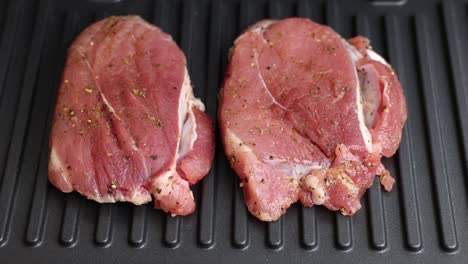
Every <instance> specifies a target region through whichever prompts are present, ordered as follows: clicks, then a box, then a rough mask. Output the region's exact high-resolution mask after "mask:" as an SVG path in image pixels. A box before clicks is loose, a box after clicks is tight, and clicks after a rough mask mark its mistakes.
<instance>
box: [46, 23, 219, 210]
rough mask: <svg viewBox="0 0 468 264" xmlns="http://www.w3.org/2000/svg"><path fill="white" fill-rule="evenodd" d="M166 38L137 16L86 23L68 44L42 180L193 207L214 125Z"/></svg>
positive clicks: (106, 195) (103, 197)
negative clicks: (194, 189)
mask: <svg viewBox="0 0 468 264" xmlns="http://www.w3.org/2000/svg"><path fill="white" fill-rule="evenodd" d="M203 111H204V105H203V104H202V102H200V100H198V99H196V98H195V97H194V96H193V93H192V87H191V85H190V79H189V76H188V74H187V69H186V60H185V56H184V54H183V53H182V51H181V50H180V49H179V48H178V47H177V45H176V44H175V43H174V41H173V40H172V38H171V37H170V36H169V35H167V34H165V33H163V32H162V31H161V30H160V29H158V28H157V27H155V26H153V25H150V24H148V23H147V22H145V21H144V20H143V19H141V18H140V17H137V16H122V17H110V18H106V19H104V20H101V21H99V22H96V23H94V24H92V25H91V26H89V27H88V28H87V29H85V30H84V31H83V32H82V33H81V34H80V35H79V36H78V38H77V39H76V40H75V41H74V43H73V44H72V46H71V47H70V49H69V51H68V59H67V62H66V65H65V68H64V72H63V80H62V83H61V87H60V91H59V95H58V99H57V103H56V108H55V113H54V119H53V125H52V129H51V135H50V142H49V143H50V160H49V180H50V182H51V183H52V184H54V185H55V186H56V187H57V188H58V189H60V190H61V191H63V192H71V191H77V192H79V193H81V194H82V195H84V196H86V197H88V198H89V199H93V200H95V201H97V202H100V203H113V202H117V201H127V202H132V203H134V204H136V205H140V204H144V203H147V202H149V201H151V200H152V196H153V197H154V201H155V205H156V207H159V208H161V209H163V210H164V211H166V212H169V213H171V214H172V215H186V214H189V213H191V212H193V211H194V209H195V201H194V197H193V194H192V191H191V190H190V185H192V184H195V183H197V182H198V181H199V180H201V179H202V178H203V177H204V176H205V175H206V174H207V173H208V171H209V169H210V166H211V161H212V159H213V155H214V132H213V125H212V122H211V120H210V118H209V117H208V116H207V115H206V114H205V113H204V112H203Z"/></svg>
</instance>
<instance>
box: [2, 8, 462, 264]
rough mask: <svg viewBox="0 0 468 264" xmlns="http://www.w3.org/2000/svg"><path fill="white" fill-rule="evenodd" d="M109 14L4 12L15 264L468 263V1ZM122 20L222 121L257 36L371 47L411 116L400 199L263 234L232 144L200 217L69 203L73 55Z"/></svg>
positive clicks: (206, 189)
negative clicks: (223, 98) (356, 40)
mask: <svg viewBox="0 0 468 264" xmlns="http://www.w3.org/2000/svg"><path fill="white" fill-rule="evenodd" d="M106 2H112V1H105V0H100V1H95V2H93V1H61V0H35V1H27V0H9V1H0V37H1V39H0V263H30V262H32V263H70V264H71V263H163V262H173V263H218V262H222V263H260V262H269V263H287V262H292V263H300V262H301V263H316V262H320V263H409V262H413V263H441V262H445V263H467V262H468V249H467V246H468V220H467V219H468V206H467V198H468V196H467V195H468V192H467V187H468V180H467V176H466V173H467V155H466V154H467V153H466V151H467V150H468V117H467V115H468V87H467V85H468V83H467V82H468V80H467V78H468V70H467V68H466V67H467V66H468V65H467V64H468V62H467V59H468V52H467V49H466V47H467V46H468V27H467V25H468V13H467V12H468V5H467V4H468V1H466V0H461V1H455V0H454V1H443V0H420V1H418V0H408V1H407V3H401V1H400V5H399V4H398V3H399V2H398V1H388V2H387V4H384V3H382V2H381V1H370V0H358V1H350V0H341V1H339V0H330V1H325V0H318V1H313V0H309V1H308V0H290V1H234V0H232V1H230V0H224V1H216V0H212V1H208V0H199V1H169V0H158V1H148V0H146V1H145V0H138V1H131V0H124V1H121V2H117V3H106ZM392 2H393V4H392ZM395 2H396V4H394V3H395ZM111 14H139V15H141V16H143V17H144V18H145V19H147V20H148V21H150V22H152V23H154V24H156V25H158V26H160V27H162V29H163V30H164V31H166V32H168V33H170V34H171V35H172V36H173V38H174V39H175V40H176V41H177V43H178V44H179V45H180V47H181V48H182V49H183V51H184V52H185V54H186V56H187V60H188V68H189V72H190V76H191V78H192V81H193V83H194V86H195V87H194V89H195V94H196V96H198V97H200V98H201V99H202V100H203V101H204V102H205V104H206V108H207V112H208V114H209V115H211V116H212V117H213V118H215V117H216V111H217V92H218V89H219V86H220V83H221V81H222V79H223V74H224V69H225V66H226V64H227V54H228V50H229V47H230V46H231V44H232V42H233V40H234V38H235V37H236V36H237V35H238V34H239V33H240V32H241V31H242V30H243V29H245V28H246V26H248V25H249V24H251V23H253V22H256V21H257V20H259V19H262V18H283V17H290V16H301V17H309V18H311V19H313V20H314V21H317V22H320V23H326V24H329V25H331V26H332V27H334V28H335V29H336V30H337V31H338V32H339V33H341V34H343V36H345V37H350V36H353V35H355V34H363V35H365V36H368V37H370V38H371V40H372V46H373V47H374V49H375V50H376V51H378V52H379V53H381V54H382V55H383V56H384V57H385V58H387V59H388V60H389V62H390V63H391V64H392V65H393V67H394V68H395V70H396V72H397V74H398V76H399V78H400V79H401V82H402V86H403V88H404V90H405V94H406V98H407V102H408V114H409V118H408V122H407V125H406V127H405V130H404V136H403V140H402V143H401V147H400V150H399V152H398V153H397V155H396V156H395V157H394V158H392V159H386V160H384V163H385V165H386V166H387V168H389V169H390V171H391V172H392V174H393V175H394V176H395V177H396V180H397V183H396V185H395V187H394V190H393V191H392V192H391V193H385V192H383V191H382V190H381V188H380V186H378V182H377V181H376V182H375V183H374V186H373V187H372V188H371V189H370V190H369V191H368V193H367V194H366V195H365V197H364V199H363V200H362V204H363V208H362V210H361V211H359V212H358V213H357V214H356V215H355V216H354V217H352V218H351V217H343V216H341V215H339V214H337V213H334V212H329V211H327V210H325V209H324V208H323V207H317V208H303V207H302V206H300V205H298V204H296V205H294V206H292V207H291V208H290V209H289V210H288V211H287V214H286V215H285V216H283V217H282V218H281V219H280V220H279V221H278V222H275V223H263V222H260V221H258V220H256V219H254V218H253V217H251V216H250V215H249V214H248V213H247V211H246V209H245V207H244V204H243V201H242V193H241V191H240V188H238V187H237V186H238V181H237V177H236V176H235V174H234V173H233V171H232V170H231V169H229V165H228V162H227V160H226V159H225V157H224V153H223V150H222V147H221V146H220V145H219V140H218V146H217V154H216V158H215V161H214V163H213V168H212V170H211V172H210V174H209V175H208V176H207V177H206V178H205V179H204V180H203V181H202V182H201V183H200V184H198V185H197V186H195V187H194V188H193V190H194V192H195V197H196V199H197V206H198V208H197V211H196V213H194V214H192V215H190V216H187V217H175V218H171V217H169V216H167V215H166V214H164V213H163V212H162V211H159V210H155V209H153V208H152V204H149V205H147V206H140V207H135V206H132V205H130V204H123V203H120V204H102V205H101V204H98V203H95V202H92V201H88V200H86V199H85V198H83V197H80V196H79V195H78V194H76V193H73V194H63V193H61V192H60V191H58V190H57V189H55V188H54V187H53V186H51V185H50V184H49V183H48V182H47V159H48V150H47V142H48V130H49V125H50V116H51V114H52V110H53V107H54V102H55V96H56V93H57V89H58V87H59V82H60V76H61V71H62V67H63V63H64V60H65V56H66V49H67V47H68V46H69V45H70V43H71V41H72V40H73V39H74V37H75V36H76V35H77V33H79V32H80V31H81V30H82V29H84V28H85V27H86V26H87V25H89V24H90V23H92V22H93V21H95V20H96V19H100V18H103V17H105V16H108V15H111Z"/></svg>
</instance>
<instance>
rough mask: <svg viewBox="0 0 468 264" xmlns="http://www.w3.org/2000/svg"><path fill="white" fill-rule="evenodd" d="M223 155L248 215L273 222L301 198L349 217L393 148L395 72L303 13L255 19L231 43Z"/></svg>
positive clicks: (397, 125)
mask: <svg viewBox="0 0 468 264" xmlns="http://www.w3.org/2000/svg"><path fill="white" fill-rule="evenodd" d="M220 98H221V107H220V109H219V120H220V127H221V134H222V139H223V143H224V146H225V151H226V154H227V156H228V158H229V160H230V163H231V166H232V167H233V168H234V170H235V171H236V172H237V174H238V175H239V177H240V178H241V186H243V190H244V198H245V202H246V204H247V207H248V209H249V211H250V212H251V213H252V214H253V215H255V216H256V217H258V218H259V219H261V220H264V221H273V220H276V219H278V218H279V217H280V216H281V215H282V214H284V213H285V211H286V209H287V208H288V207H289V206H290V205H291V204H292V203H294V202H296V201H297V200H298V199H299V200H300V201H301V202H302V203H303V204H304V205H305V206H312V205H314V204H316V205H324V206H326V207H327V208H328V209H330V210H340V211H341V212H342V213H343V214H345V215H352V214H354V213H355V212H356V211H357V210H359V209H360V208H361V205H360V202H359V201H360V198H361V197H362V195H363V194H364V193H365V190H366V189H367V188H369V187H370V186H371V184H372V182H373V179H374V177H375V175H376V174H378V175H380V176H381V178H380V179H381V182H382V184H383V185H384V187H385V189H386V190H390V189H391V188H392V185H393V182H394V180H393V178H392V177H391V176H390V174H389V173H388V171H387V170H386V169H385V168H384V167H383V165H382V164H381V162H380V158H381V156H382V155H383V156H386V157H390V156H392V155H393V154H394V153H395V151H396V150H397V148H398V145H399V143H400V139H401V132H402V127H403V125H404V123H405V120H406V104H405V99H404V96H403V93H402V89H401V87H400V83H399V81H398V79H397V78H396V76H395V74H394V72H393V70H392V68H391V67H390V66H389V65H388V63H387V62H385V60H384V59H382V57H380V56H379V55H377V54H376V53H375V52H373V51H372V50H371V49H370V48H369V42H368V40H367V39H365V38H363V37H356V38H354V39H352V40H350V42H347V41H346V40H344V39H342V38H341V37H340V36H339V35H338V34H337V33H336V32H334V31H333V30H332V29H330V28H329V27H326V26H322V25H319V24H316V23H314V22H312V21H310V20H307V19H299V18H290V19H284V20H281V21H272V20H268V21H261V22H259V23H257V24H255V25H253V26H252V27H250V28H249V29H248V30H247V31H246V32H245V33H243V34H242V35H241V36H240V37H239V38H238V39H237V40H236V41H235V43H234V47H233V49H232V51H231V58H230V65H229V67H228V70H227V76H226V79H225V82H224V85H223V88H222V91H221V94H220Z"/></svg>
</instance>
